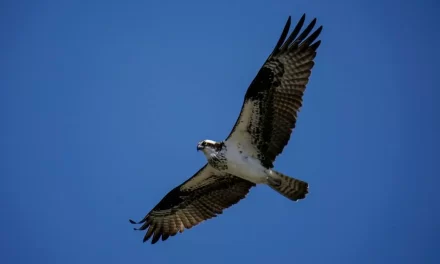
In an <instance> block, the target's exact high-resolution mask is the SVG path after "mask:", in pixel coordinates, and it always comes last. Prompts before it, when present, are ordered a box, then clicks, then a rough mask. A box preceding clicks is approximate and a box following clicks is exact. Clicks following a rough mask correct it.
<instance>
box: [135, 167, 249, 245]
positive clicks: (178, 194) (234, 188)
mask: <svg viewBox="0 0 440 264" xmlns="http://www.w3.org/2000/svg"><path fill="white" fill-rule="evenodd" d="M253 186H255V184H254V183H252V182H249V181H246V180H243V179H241V178H238V177H236V176H233V175H230V174H223V175H221V174H219V172H217V171H216V170H214V169H213V168H212V167H211V166H209V165H205V166H204V167H203V168H202V169H200V170H199V171H198V172H197V173H196V174H195V175H194V176H193V177H191V178H190V179H189V180H187V181H186V182H184V183H183V184H181V185H179V186H177V187H176V188H174V189H173V190H171V191H170V192H169V193H168V194H167V195H165V197H164V198H163V199H162V200H161V201H160V202H159V203H158V204H157V205H156V206H155V207H154V208H153V209H152V210H151V211H150V212H149V213H148V214H147V215H146V216H145V217H144V219H142V220H141V221H139V222H138V223H136V222H135V221H133V220H130V222H131V223H133V224H142V226H141V227H140V228H138V229H137V230H147V232H146V234H145V236H144V242H145V241H147V240H148V239H150V238H151V237H152V240H151V243H152V244H155V243H156V242H157V241H158V240H159V239H160V238H162V240H166V239H168V237H170V236H174V235H176V234H177V232H183V231H184V229H190V228H191V227H193V226H195V225H198V224H199V223H201V222H203V221H204V220H207V219H210V218H213V217H216V216H217V215H218V214H221V213H222V212H223V210H224V209H226V208H228V207H230V206H231V205H233V204H236V203H237V202H238V201H240V200H241V199H243V198H244V197H245V196H246V194H248V192H249V189H250V188H251V187H253Z"/></svg>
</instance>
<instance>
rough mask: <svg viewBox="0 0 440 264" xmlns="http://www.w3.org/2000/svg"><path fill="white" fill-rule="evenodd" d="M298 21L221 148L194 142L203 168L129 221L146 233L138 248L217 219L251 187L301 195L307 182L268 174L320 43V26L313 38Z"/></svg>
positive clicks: (290, 196)
mask: <svg viewBox="0 0 440 264" xmlns="http://www.w3.org/2000/svg"><path fill="white" fill-rule="evenodd" d="M304 21H305V14H303V15H302V17H301V19H300V20H299V21H298V23H297V25H296V26H295V28H294V29H293V31H292V33H291V34H290V35H289V37H287V35H288V32H289V28H290V24H291V17H290V16H289V18H288V20H287V22H286V25H285V26H284V29H283V31H282V33H281V36H280V38H279V40H278V42H277V44H276V46H275V48H274V49H273V51H272V53H271V54H270V55H269V57H268V58H267V59H266V61H265V62H264V64H263V66H262V67H261V68H260V70H259V72H258V74H257V76H256V77H255V78H254V80H253V81H252V83H251V84H250V86H249V87H248V89H247V91H246V94H245V96H244V102H243V105H242V108H241V112H240V115H239V116H238V118H237V121H236V122H235V125H234V127H233V128H232V131H231V132H230V134H229V136H228V137H227V138H226V139H225V140H223V141H220V142H216V141H213V140H209V139H206V140H202V141H200V142H198V143H197V151H201V152H202V153H203V154H204V155H205V157H206V159H207V163H206V164H205V165H204V166H203V167H202V168H200V169H199V170H198V171H197V172H196V173H195V174H194V175H193V176H192V177H191V178H189V179H188V180H186V181H185V182H184V183H182V184H180V185H179V186H177V187H175V188H174V189H172V190H171V191H170V192H169V193H168V194H166V195H165V196H164V197H163V199H162V200H161V201H160V202H159V203H158V204H157V205H156V206H155V207H154V208H153V209H152V210H151V211H150V212H149V213H148V214H147V215H146V216H145V217H144V218H143V219H142V220H141V221H139V222H135V221H133V220H130V222H131V223H132V224H141V226H140V227H139V228H135V230H146V234H145V236H144V239H143V241H144V242H146V241H147V240H149V239H150V238H152V239H151V243H152V244H155V243H156V242H157V241H159V239H162V241H165V240H167V239H168V238H169V237H170V236H174V235H176V234H177V233H178V232H180V233H182V232H183V231H184V230H185V229H189V228H192V227H193V226H196V225H198V224H199V223H201V222H203V221H205V220H208V219H210V218H213V217H216V216H217V215H219V214H221V213H222V212H223V210H224V209H226V208H228V207H230V206H232V205H234V204H236V203H238V202H239V201H240V200H242V199H243V198H245V197H246V195H247V194H248V193H249V191H250V189H251V188H252V187H254V186H256V185H267V186H269V187H270V188H272V189H273V190H275V191H276V192H278V193H279V194H281V195H283V196H285V197H287V198H288V199H290V200H292V201H297V200H301V199H304V198H305V197H306V194H307V193H308V187H309V186H308V183H307V182H305V181H302V180H299V179H295V178H292V177H290V176H287V175H285V174H283V173H280V172H278V171H276V170H274V169H273V167H274V165H273V163H274V161H275V159H276V157H277V156H278V155H279V154H280V153H281V152H282V151H283V149H284V147H285V146H286V145H287V143H288V141H289V139H290V136H291V133H292V130H293V129H294V128H295V123H296V119H297V115H298V112H299V110H300V108H301V106H302V102H303V100H302V97H303V94H304V91H305V89H306V85H307V83H308V81H309V78H310V75H311V70H312V68H313V66H314V59H315V56H316V52H317V49H318V47H319V45H320V43H321V41H320V40H318V41H315V40H316V39H317V38H318V36H319V35H320V33H321V30H322V26H320V27H318V28H317V29H316V30H315V31H313V33H311V32H312V30H313V28H314V26H315V24H316V18H315V19H313V20H312V21H311V22H310V24H309V25H308V26H307V27H306V28H305V29H304V30H303V31H302V32H300V31H301V29H302V27H303V25H304ZM310 33H311V34H310ZM286 37H287V39H286Z"/></svg>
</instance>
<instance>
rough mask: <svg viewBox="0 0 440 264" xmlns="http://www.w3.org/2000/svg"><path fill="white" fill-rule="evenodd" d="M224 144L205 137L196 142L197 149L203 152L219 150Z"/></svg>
mask: <svg viewBox="0 0 440 264" xmlns="http://www.w3.org/2000/svg"><path fill="white" fill-rule="evenodd" d="M223 146H224V143H223V142H215V141H213V140H209V139H205V140H202V141H200V142H199V143H197V151H199V150H201V151H203V152H204V153H205V154H208V153H212V152H217V151H220V150H221V149H222V148H223Z"/></svg>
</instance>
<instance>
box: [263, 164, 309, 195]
mask: <svg viewBox="0 0 440 264" xmlns="http://www.w3.org/2000/svg"><path fill="white" fill-rule="evenodd" d="M267 185H269V187H270V188H272V189H274V190H275V191H277V192H278V193H280V194H281V195H283V196H285V197H287V198H289V199H290V200H292V201H297V200H301V199H304V198H305V197H306V194H307V193H308V192H309V191H308V190H309V184H308V183H307V182H304V181H301V180H298V179H295V178H292V177H289V176H287V175H284V174H282V173H279V172H277V171H274V170H272V173H271V174H270V175H269V176H268V178H267Z"/></svg>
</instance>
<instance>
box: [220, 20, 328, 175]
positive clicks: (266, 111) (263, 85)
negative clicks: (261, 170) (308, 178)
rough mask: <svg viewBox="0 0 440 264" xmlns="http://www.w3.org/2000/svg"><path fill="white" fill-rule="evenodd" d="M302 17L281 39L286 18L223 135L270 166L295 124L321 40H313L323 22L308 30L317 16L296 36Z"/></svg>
mask: <svg viewBox="0 0 440 264" xmlns="http://www.w3.org/2000/svg"><path fill="white" fill-rule="evenodd" d="M304 20H305V14H304V15H303V16H302V17H301V19H300V20H299V22H298V23H297V25H296V27H295V29H294V30H293V32H292V33H291V35H290V36H289V37H288V38H287V40H286V41H284V40H285V39H286V37H287V33H288V32H289V27H290V23H291V22H290V21H291V18H290V17H289V19H288V20H287V23H286V25H285V27H284V30H283V32H282V34H281V37H280V39H279V40H278V43H277V45H276V46H275V48H274V50H273V51H272V53H271V54H270V56H269V57H268V58H267V60H266V62H265V63H264V65H263V66H262V67H261V69H260V71H259V72H258V74H257V76H256V77H255V79H254V80H253V81H252V83H251V85H250V86H249V88H248V90H247V92H246V95H245V98H244V102H243V106H242V108H241V113H240V115H239V117H238V119H237V121H236V123H235V126H234V128H233V129H232V131H231V133H230V135H229V136H228V138H227V139H226V140H227V141H234V142H235V143H236V144H240V145H242V146H244V147H245V148H246V149H247V150H248V152H249V154H250V155H253V156H254V157H256V158H258V159H260V160H261V162H262V164H263V165H264V166H266V167H268V168H271V167H273V162H274V161H275V158H276V156H277V155H278V154H280V153H281V152H282V151H283V148H284V147H285V145H287V143H288V141H289V139H290V135H291V133H292V130H293V129H294V128H295V123H296V119H297V113H298V112H299V110H300V108H301V106H302V96H303V94H304V91H305V89H306V85H307V83H308V81H309V77H310V74H311V70H312V68H313V66H314V61H313V60H314V58H315V56H316V50H317V49H318V47H319V45H320V43H321V41H320V40H319V41H316V42H314V41H315V40H316V38H317V37H318V36H319V34H320V33H321V30H322V26H321V27H319V28H318V29H317V30H316V31H314V32H313V33H312V34H310V32H311V31H312V29H313V27H314V26H315V24H316V18H315V19H313V20H312V22H311V23H310V24H309V25H308V26H307V27H306V28H305V29H304V31H303V32H302V33H301V34H300V35H299V36H298V34H299V33H300V30H301V28H302V26H303V24H304ZM309 34H310V35H309Z"/></svg>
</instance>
